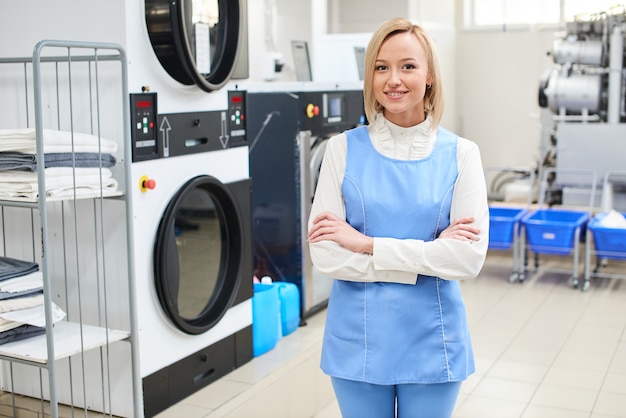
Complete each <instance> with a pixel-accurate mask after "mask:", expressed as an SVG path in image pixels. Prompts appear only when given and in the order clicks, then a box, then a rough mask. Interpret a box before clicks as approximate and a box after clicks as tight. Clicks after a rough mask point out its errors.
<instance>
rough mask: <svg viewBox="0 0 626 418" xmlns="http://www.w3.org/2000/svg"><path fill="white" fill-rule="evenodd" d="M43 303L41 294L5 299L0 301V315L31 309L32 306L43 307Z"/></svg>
mask: <svg viewBox="0 0 626 418" xmlns="http://www.w3.org/2000/svg"><path fill="white" fill-rule="evenodd" d="M43 303H44V301H43V294H38V295H36V296H26V297H19V298H12V299H5V300H1V301H0V313H2V312H8V311H15V310H18V309H26V308H32V307H33V306H39V305H43Z"/></svg>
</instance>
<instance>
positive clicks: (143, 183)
mask: <svg viewBox="0 0 626 418" xmlns="http://www.w3.org/2000/svg"><path fill="white" fill-rule="evenodd" d="M155 187H156V181H155V180H154V179H151V178H149V177H148V176H141V178H140V179H139V190H141V191H142V192H147V191H148V190H154V188H155Z"/></svg>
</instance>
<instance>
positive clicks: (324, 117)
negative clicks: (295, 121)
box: [299, 90, 365, 135]
mask: <svg viewBox="0 0 626 418" xmlns="http://www.w3.org/2000/svg"><path fill="white" fill-rule="evenodd" d="M299 96H300V103H301V111H302V113H303V115H302V116H303V117H301V118H300V124H301V130H310V131H311V132H312V133H313V135H326V134H329V133H332V132H341V131H344V130H346V129H350V128H354V127H356V126H358V125H360V124H364V123H365V110H364V107H363V93H362V92H361V91H360V90H350V91H327V92H303V93H299Z"/></svg>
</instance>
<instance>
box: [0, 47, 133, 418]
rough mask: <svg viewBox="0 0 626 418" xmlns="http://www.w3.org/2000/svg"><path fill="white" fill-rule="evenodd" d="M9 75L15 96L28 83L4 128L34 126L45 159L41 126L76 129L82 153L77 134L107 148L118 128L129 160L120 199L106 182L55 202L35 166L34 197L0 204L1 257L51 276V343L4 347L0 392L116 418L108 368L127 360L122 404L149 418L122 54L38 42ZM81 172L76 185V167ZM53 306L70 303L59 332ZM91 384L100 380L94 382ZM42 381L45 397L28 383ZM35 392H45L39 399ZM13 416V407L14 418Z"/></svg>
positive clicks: (123, 162) (41, 340)
mask: <svg viewBox="0 0 626 418" xmlns="http://www.w3.org/2000/svg"><path fill="white" fill-rule="evenodd" d="M58 51H61V53H60V55H59V53H58ZM55 52H56V53H57V55H55ZM104 63H107V64H106V65H105V64H104ZM5 64H6V65H5ZM9 66H10V68H11V69H10V70H9V71H8V72H6V73H5V72H0V89H2V88H7V89H9V90H12V89H15V86H16V80H18V79H19V78H21V79H22V80H19V81H18V82H17V84H21V83H22V81H23V90H22V91H21V92H20V93H16V94H15V97H16V98H17V99H16V102H18V104H19V106H16V107H18V108H20V109H19V110H14V109H13V110H11V109H12V107H11V106H12V104H9V103H7V102H6V101H10V100H11V99H10V98H9V97H11V94H4V95H3V96H4V98H0V106H2V103H1V101H5V103H4V106H5V108H9V109H10V110H9V111H8V112H4V113H9V120H8V121H5V122H3V120H2V119H0V128H10V129H17V128H32V125H33V122H34V129H35V132H36V158H37V161H39V162H41V161H44V158H45V156H44V128H46V129H50V127H51V125H56V126H55V128H53V129H57V130H59V131H61V130H64V131H65V130H66V131H68V132H69V133H70V134H71V138H72V140H71V141H72V142H71V144H72V145H71V146H72V150H74V135H75V132H84V130H89V131H90V132H89V133H90V134H92V135H93V136H95V137H97V138H98V144H99V146H100V139H101V138H103V137H104V136H103V135H102V134H101V132H102V131H104V130H106V129H108V128H110V126H108V125H107V124H108V123H109V122H108V121H109V120H113V121H115V122H114V123H113V124H116V125H117V126H116V127H115V128H112V131H115V132H116V134H118V135H119V136H118V138H117V143H118V145H119V148H118V149H119V150H120V151H119V153H120V154H121V157H118V161H117V164H116V166H115V168H114V169H115V170H116V171H114V176H115V177H116V180H117V181H118V183H119V186H120V187H119V188H118V189H117V191H115V192H112V193H111V192H108V191H107V190H104V189H103V188H102V182H100V189H99V190H96V191H95V192H94V193H93V194H91V195H84V194H77V193H76V187H74V191H73V194H72V193H71V192H70V193H69V194H70V195H69V196H65V197H62V198H59V197H51V196H47V189H46V180H47V179H46V170H45V169H44V167H43V164H41V163H39V164H38V167H37V187H38V193H37V194H38V197H37V198H34V199H30V198H8V199H3V200H0V217H1V222H2V223H1V225H0V226H1V233H2V236H1V238H2V240H3V244H4V255H5V256H7V257H10V256H12V254H13V253H15V252H19V251H20V250H21V253H20V254H21V255H23V254H28V253H30V254H29V255H28V257H32V261H36V262H37V263H38V264H39V268H40V270H41V271H42V273H43V294H44V310H45V329H46V333H45V335H40V336H36V337H32V338H28V339H24V340H20V341H15V342H10V343H7V344H3V345H0V360H2V361H1V362H0V363H1V364H0V380H1V383H2V390H4V391H7V392H12V393H13V394H14V395H15V394H20V395H25V396H31V397H35V398H39V399H42V402H41V411H40V412H41V413H42V415H43V413H44V410H45V414H50V415H51V416H53V417H58V416H59V404H60V403H61V404H65V405H68V406H69V407H70V408H72V409H74V408H81V409H84V410H85V413H86V411H87V409H94V410H99V411H101V412H103V413H106V414H111V413H112V412H111V410H110V409H111V397H112V396H116V392H115V387H116V385H117V383H118V381H117V379H118V378H120V377H119V376H117V375H116V373H117V372H116V371H115V370H117V368H115V367H112V366H111V364H113V362H122V363H124V364H126V365H128V366H129V367H127V369H130V371H129V372H128V374H127V375H126V376H123V377H122V378H126V379H131V380H132V381H131V382H130V385H132V388H133V390H132V395H128V394H126V396H130V397H132V399H131V400H130V402H132V406H129V408H132V411H133V412H132V413H133V415H134V416H137V417H140V416H143V403H142V399H141V398H142V396H141V393H142V392H141V381H140V378H139V372H138V358H137V356H138V354H137V353H138V350H137V341H136V335H137V333H136V328H137V325H136V324H137V321H136V314H135V311H134V309H135V304H134V300H135V295H134V290H133V289H134V285H133V282H134V277H133V275H134V273H133V272H134V268H133V257H132V248H134V247H133V242H132V241H133V236H132V227H131V226H132V210H131V208H132V204H131V201H130V199H131V195H132V194H131V193H127V192H126V190H128V187H130V184H131V180H130V179H131V175H130V164H131V158H130V155H131V150H130V138H129V135H130V128H129V123H130V115H129V102H128V97H129V96H128V86H127V79H128V77H127V59H126V55H125V52H124V50H123V49H122V48H121V47H120V46H118V45H116V44H109V43H89V42H74V41H53V40H44V41H40V42H39V43H37V45H36V46H35V48H34V51H33V56H32V58H30V57H27V58H0V67H1V68H2V69H4V68H5V67H9ZM112 68H113V71H110V70H111V69H112ZM15 69H18V70H17V71H15ZM20 72H21V73H22V75H21V76H17V77H15V74H16V73H20ZM7 74H10V76H7V79H5V81H4V82H3V81H2V77H3V76H5V75H7ZM12 77H13V78H12ZM112 79H114V80H115V81H114V82H113V83H111V80H112ZM82 83H84V84H82ZM81 87H85V88H82V89H81ZM18 89H19V88H18ZM118 91H119V92H118ZM18 96H21V97H18ZM49 96H52V99H50V97H49ZM85 96H86V99H84V98H83V97H85ZM0 97H2V96H0ZM55 102H56V103H55ZM22 105H23V106H22ZM66 110H67V112H66ZM16 115H17V117H15V116H16ZM32 115H34V118H33V116H32ZM85 115H86V116H85ZM14 117H15V118H14ZM107 118H108V119H107ZM15 119H19V120H15ZM33 119H34V121H33ZM12 123H13V124H17V126H15V125H10V124H12ZM3 124H7V125H9V126H2V125H3ZM81 128H84V130H82V131H81ZM72 155H74V153H72ZM74 164H75V163H74ZM73 173H74V174H73V175H74V178H73V181H74V183H73V184H74V186H75V185H76V166H75V165H74V167H73ZM37 214H38V215H39V216H37ZM110 235H114V238H110ZM110 239H118V240H120V241H121V242H122V243H123V245H122V247H123V246H124V245H125V246H126V249H125V250H123V249H122V250H119V251H121V252H122V253H123V254H124V255H125V257H124V258H125V259H121V258H120V257H119V256H116V255H117V254H119V253H117V250H115V249H114V248H113V249H112V247H111V243H110V242H109V240H110ZM115 242H118V241H115ZM87 251H89V254H85V253H86V252H87ZM92 251H93V252H92ZM124 266H125V267H124ZM110 276H114V277H110ZM116 284H117V285H116ZM119 284H126V285H127V288H126V289H124V286H120V285H119ZM55 303H58V304H60V305H61V304H62V305H63V308H64V309H65V310H66V313H67V316H66V317H65V319H64V320H62V321H60V322H56V323H54V322H53V309H54V305H55ZM119 344H123V345H124V347H119ZM93 370H96V373H94V372H93ZM46 372H47V377H48V378H47V379H46V378H45V374H46ZM93 374H98V375H99V376H97V377H96V378H95V379H97V382H96V384H94V382H93V380H92V379H94V377H93V376H92V375H93ZM37 376H38V379H39V383H38V387H37V385H35V384H33V382H32V380H33V379H34V378H36V377H37ZM61 382H62V383H61ZM68 384H69V386H68ZM35 388H36V389H38V392H39V393H38V394H36V393H31V392H34V391H35V390H36V389H35ZM13 398H15V396H13ZM92 398H100V400H99V401H97V402H94V400H93V399H92ZM44 400H46V401H47V402H49V405H46V404H45V402H44ZM94 403H98V405H94ZM15 408H16V406H15V401H13V410H14V412H15ZM113 412H115V411H113Z"/></svg>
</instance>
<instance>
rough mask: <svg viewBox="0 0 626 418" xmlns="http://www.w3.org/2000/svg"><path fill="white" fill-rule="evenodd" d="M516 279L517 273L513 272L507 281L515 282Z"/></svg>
mask: <svg viewBox="0 0 626 418" xmlns="http://www.w3.org/2000/svg"><path fill="white" fill-rule="evenodd" d="M516 281H517V273H515V272H513V273H511V275H510V276H509V283H515V282H516Z"/></svg>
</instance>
